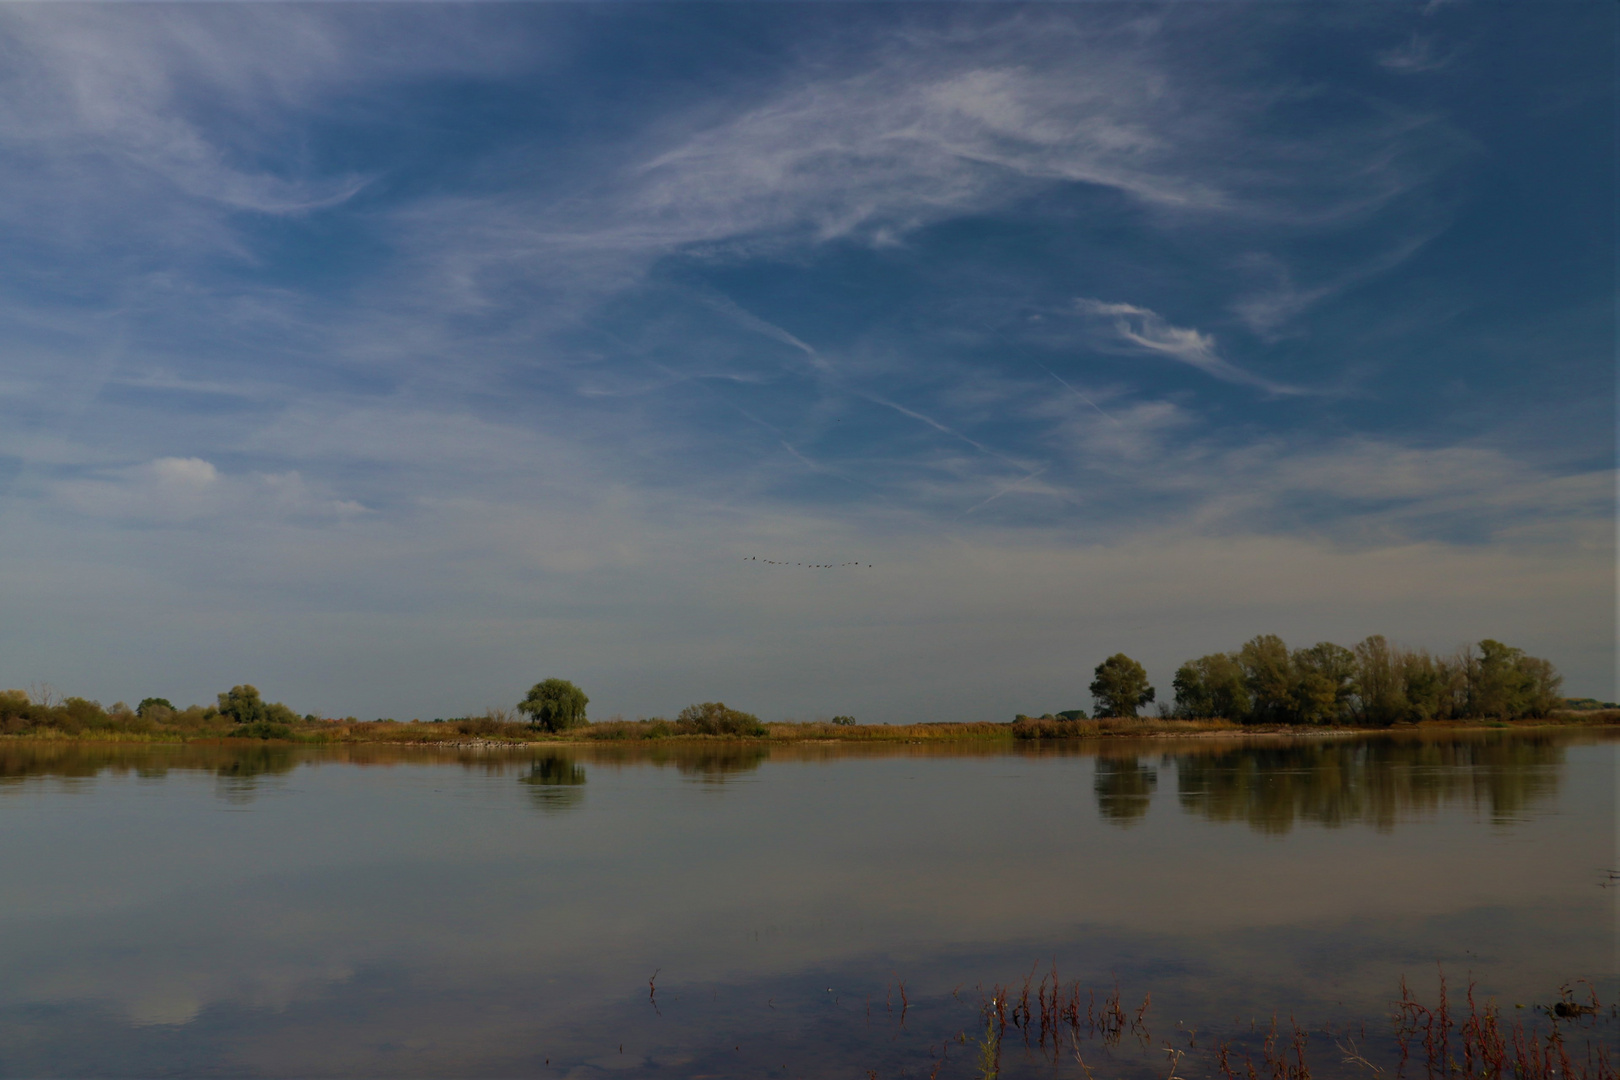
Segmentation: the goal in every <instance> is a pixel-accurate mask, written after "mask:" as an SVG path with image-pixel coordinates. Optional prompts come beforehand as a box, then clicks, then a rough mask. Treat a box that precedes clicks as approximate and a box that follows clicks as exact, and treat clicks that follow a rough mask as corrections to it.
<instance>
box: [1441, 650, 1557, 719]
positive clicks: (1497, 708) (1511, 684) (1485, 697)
mask: <svg viewBox="0 0 1620 1080" xmlns="http://www.w3.org/2000/svg"><path fill="white" fill-rule="evenodd" d="M1464 671H1465V672H1466V675H1467V680H1468V705H1467V712H1468V714H1469V715H1470V716H1481V717H1485V716H1489V717H1499V718H1501V719H1504V720H1516V719H1518V718H1520V717H1522V716H1545V715H1547V713H1548V711H1549V710H1551V709H1553V708H1555V707H1556V706H1557V704H1558V688H1559V687H1560V686H1561V685H1562V684H1563V681H1564V679H1563V676H1561V675H1559V674H1558V671H1557V669H1556V668H1554V667H1553V666H1552V664H1551V663H1549V662H1548V661H1546V660H1542V659H1539V658H1537V657H1534V656H1527V655H1526V654H1525V652H1524V650H1523V649H1516V648H1513V647H1512V646H1510V645H1504V644H1502V643H1501V642H1500V641H1493V640H1491V639H1490V638H1486V639H1485V640H1484V641H1481V642H1480V643H1479V653H1478V655H1477V656H1476V655H1475V654H1474V652H1473V650H1472V649H1470V650H1469V651H1468V653H1467V655H1466V656H1465V657H1464Z"/></svg>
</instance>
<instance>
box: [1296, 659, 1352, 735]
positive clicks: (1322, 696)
mask: <svg viewBox="0 0 1620 1080" xmlns="http://www.w3.org/2000/svg"><path fill="white" fill-rule="evenodd" d="M1291 659H1292V661H1293V669H1294V670H1293V674H1294V687H1293V690H1294V715H1295V717H1296V719H1298V721H1299V722H1300V723H1302V724H1331V723H1335V722H1337V721H1339V720H1343V719H1348V717H1349V714H1350V703H1351V697H1352V696H1353V695H1354V693H1355V689H1356V681H1355V679H1356V655H1355V653H1353V652H1351V651H1350V650H1349V649H1347V648H1345V647H1344V646H1343V645H1335V644H1333V642H1331V641H1320V642H1317V643H1316V644H1315V645H1313V646H1311V647H1310V648H1309V649H1295V650H1294V655H1293V657H1292V658H1291Z"/></svg>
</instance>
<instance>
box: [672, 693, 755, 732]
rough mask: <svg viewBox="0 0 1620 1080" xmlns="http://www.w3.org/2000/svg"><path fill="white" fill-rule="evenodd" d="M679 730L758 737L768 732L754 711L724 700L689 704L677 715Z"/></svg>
mask: <svg viewBox="0 0 1620 1080" xmlns="http://www.w3.org/2000/svg"><path fill="white" fill-rule="evenodd" d="M675 725H676V728H677V730H679V731H681V732H682V733H683V734H692V735H731V736H735V737H754V738H758V737H760V736H763V735H765V734H767V732H766V730H765V725H764V724H762V723H760V722H759V717H757V716H755V715H754V714H753V713H745V712H740V711H738V710H737V709H731V708H727V707H726V703H725V702H723V701H705V702H704V703H703V704H701V705H688V706H687V707H686V708H684V709H682V710H681V711H680V715H678V716H676V717H675Z"/></svg>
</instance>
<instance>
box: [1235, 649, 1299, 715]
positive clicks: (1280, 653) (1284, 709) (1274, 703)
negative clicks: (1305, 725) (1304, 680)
mask: <svg viewBox="0 0 1620 1080" xmlns="http://www.w3.org/2000/svg"><path fill="white" fill-rule="evenodd" d="M1238 663H1239V664H1241V665H1242V667H1243V681H1244V683H1245V684H1246V685H1247V686H1248V688H1249V697H1250V700H1251V701H1252V705H1251V706H1250V711H1249V715H1250V718H1251V719H1253V720H1255V721H1257V722H1259V723H1273V724H1275V723H1283V724H1288V723H1292V722H1293V720H1294V693H1293V691H1294V677H1293V676H1294V672H1293V665H1292V664H1290V663H1289V656H1288V646H1287V645H1285V644H1283V639H1282V638H1280V637H1278V636H1277V635H1276V634H1261V635H1260V636H1259V637H1254V638H1250V639H1249V640H1248V641H1246V642H1244V643H1243V648H1242V649H1240V650H1238Z"/></svg>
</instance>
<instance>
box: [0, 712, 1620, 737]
mask: <svg viewBox="0 0 1620 1080" xmlns="http://www.w3.org/2000/svg"><path fill="white" fill-rule="evenodd" d="M32 713H33V715H21V716H18V715H9V716H3V717H0V738H9V739H31V740H40V739H42V740H63V741H88V742H163V743H179V742H212V741H216V740H225V739H229V740H261V741H273V742H282V743H303V744H316V745H319V744H367V743H371V744H387V745H422V746H435V745H438V746H457V745H467V744H469V743H477V744H509V745H513V746H523V745H536V744H581V743H585V744H591V743H595V744H634V743H642V744H645V743H653V742H664V741H672V740H673V741H683V742H703V741H722V740H724V741H747V742H753V743H768V744H782V743H962V742H977V743H995V742H1008V743H1012V742H1033V741H1040V742H1045V741H1056V740H1070V739H1106V738H1152V737H1173V736H1189V735H1205V734H1208V735H1216V734H1225V735H1249V734H1290V735H1301V734H1326V733H1329V732H1334V733H1340V732H1343V733H1351V732H1357V731H1389V730H1392V729H1390V728H1357V727H1348V726H1342V725H1336V726H1332V727H1316V726H1311V727H1302V726H1296V725H1275V724H1273V725H1256V724H1250V725H1240V724H1235V723H1233V722H1231V721H1228V720H1164V719H1106V718H1105V719H1096V720H1055V719H1051V718H1045V719H1036V718H1029V717H1023V718H1020V719H1018V720H1015V721H1012V722H1008V723H990V722H985V723H923V724H893V725H888V724H831V723H791V722H789V723H772V724H765V725H763V734H757V735H753V736H747V737H738V736H735V735H714V734H705V733H703V732H701V731H700V730H696V729H694V727H693V725H691V724H687V723H683V722H681V721H671V720H659V719H654V720H635V721H627V720H619V719H613V720H606V721H602V722H599V723H594V724H587V725H584V726H581V727H577V728H574V729H571V730H569V731H565V732H560V733H550V732H545V731H542V730H540V729H538V728H536V727H534V726H532V725H529V724H526V723H519V722H513V721H509V720H504V719H500V718H498V717H464V718H460V719H454V720H444V721H436V722H419V721H409V722H400V721H393V720H381V721H375V722H358V721H354V720H329V719H316V718H302V719H296V720H290V721H287V722H274V723H273V722H264V721H260V722H254V723H237V722H233V721H231V720H230V719H229V718H227V717H224V716H222V715H219V714H217V713H214V714H213V715H209V714H208V711H206V710H200V709H199V710H186V711H185V712H174V713H172V714H171V715H168V716H163V717H153V716H138V715H136V714H135V713H133V712H130V711H127V710H125V711H119V710H102V709H100V708H99V707H97V708H95V709H93V710H92V709H86V708H76V709H75V708H64V707H63V706H57V707H54V708H48V709H47V708H36V709H34V710H32ZM1611 725H1620V710H1612V709H1611V710H1589V711H1581V712H1563V713H1558V714H1555V715H1553V716H1550V717H1546V718H1542V719H1536V720H1515V721H1500V720H1497V721H1491V720H1486V721H1469V722H1462V721H1446V722H1434V723H1427V724H1422V725H1401V726H1400V727H1399V728H1397V729H1395V730H1454V729H1471V728H1495V729H1501V728H1514V729H1525V728H1535V727H1544V726H1580V727H1601V726H1611Z"/></svg>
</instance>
